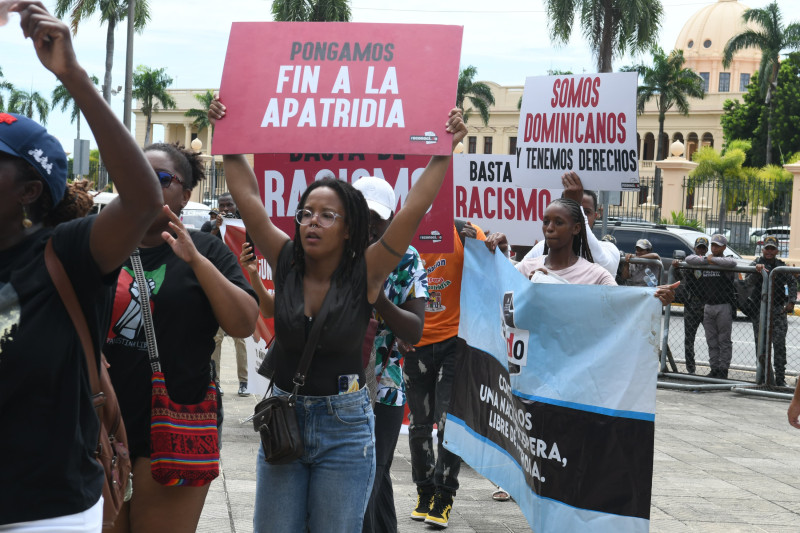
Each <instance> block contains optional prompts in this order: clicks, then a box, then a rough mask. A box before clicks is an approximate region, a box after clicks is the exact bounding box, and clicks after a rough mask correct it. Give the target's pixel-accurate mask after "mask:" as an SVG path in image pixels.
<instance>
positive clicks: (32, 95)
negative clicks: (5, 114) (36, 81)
mask: <svg viewBox="0 0 800 533" xmlns="http://www.w3.org/2000/svg"><path fill="white" fill-rule="evenodd" d="M8 110H9V111H11V112H12V113H19V114H20V115H25V116H26V117H28V118H33V114H34V112H35V113H36V114H37V115H39V122H40V123H41V124H42V125H43V126H44V125H47V113H48V111H49V110H50V105H49V104H48V103H47V100H46V99H45V98H44V96H42V95H41V94H39V93H38V92H37V91H34V90H33V89H31V90H30V92H28V91H21V90H19V89H14V90H13V91H12V92H11V97H10V98H9V99H8Z"/></svg>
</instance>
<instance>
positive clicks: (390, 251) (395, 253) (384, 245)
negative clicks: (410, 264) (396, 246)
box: [378, 237, 403, 259]
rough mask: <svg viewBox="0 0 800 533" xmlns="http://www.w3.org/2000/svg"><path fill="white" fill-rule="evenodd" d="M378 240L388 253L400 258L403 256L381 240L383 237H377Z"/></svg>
mask: <svg viewBox="0 0 800 533" xmlns="http://www.w3.org/2000/svg"><path fill="white" fill-rule="evenodd" d="M378 242H379V243H381V244H382V245H383V247H384V248H386V251H388V252H389V253H390V254H392V255H394V256H396V257H399V258H400V259H402V258H403V254H400V253H397V252H396V251H395V250H393V249H392V248H391V247H390V246H389V245H388V244H386V241H384V240H383V237H381V238H380V239H378Z"/></svg>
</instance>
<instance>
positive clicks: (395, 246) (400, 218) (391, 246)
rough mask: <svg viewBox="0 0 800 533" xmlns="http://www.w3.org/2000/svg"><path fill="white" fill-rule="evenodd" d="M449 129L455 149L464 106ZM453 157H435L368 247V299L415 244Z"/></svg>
mask: <svg viewBox="0 0 800 533" xmlns="http://www.w3.org/2000/svg"><path fill="white" fill-rule="evenodd" d="M447 132H448V133H452V134H453V149H455V147H456V145H457V144H458V143H459V142H461V140H462V139H463V138H464V136H465V135H466V133H467V127H466V126H465V125H464V120H463V119H462V117H461V110H460V109H451V110H450V114H449V116H448V118H447ZM450 159H452V156H449V155H448V156H434V157H432V158H431V160H430V163H428V166H427V167H426V168H425V170H424V171H423V172H422V175H421V176H420V177H419V179H418V180H417V182H416V183H415V184H414V186H413V187H411V190H410V191H409V192H408V197H406V201H405V203H404V204H403V208H402V209H400V210H399V211H398V212H397V214H395V216H394V220H392V223H391V224H390V225H389V227H388V228H387V229H386V232H385V233H384V234H383V237H381V238H380V239H379V240H378V242H376V243H375V244H373V245H371V246H370V247H369V248H368V249H367V252H366V260H367V299H368V300H369V301H370V302H375V300H376V299H377V297H378V292H379V291H381V290H382V288H383V281H384V280H385V279H386V276H387V275H388V274H389V272H391V271H392V269H393V268H394V267H395V266H396V265H397V261H398V260H399V259H400V258H401V257H402V256H403V252H404V251H405V250H406V248H408V245H409V244H411V239H413V238H414V234H415V233H416V232H417V228H418V227H419V223H420V221H422V217H423V216H425V213H426V212H427V211H428V208H430V206H431V204H432V203H433V200H434V199H435V198H436V195H437V194H438V193H439V188H440V187H441V186H442V181H444V177H445V174H446V173H447V167H449V166H450ZM248 229H249V228H248ZM251 235H252V231H251Z"/></svg>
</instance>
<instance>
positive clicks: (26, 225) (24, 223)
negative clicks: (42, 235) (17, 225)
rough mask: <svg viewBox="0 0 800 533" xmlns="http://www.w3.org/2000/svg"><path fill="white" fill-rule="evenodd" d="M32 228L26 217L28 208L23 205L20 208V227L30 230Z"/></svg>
mask: <svg viewBox="0 0 800 533" xmlns="http://www.w3.org/2000/svg"><path fill="white" fill-rule="evenodd" d="M31 226H33V220H31V219H30V218H29V217H28V208H27V207H25V206H24V205H23V206H22V227H23V228H25V229H28V228H30V227H31Z"/></svg>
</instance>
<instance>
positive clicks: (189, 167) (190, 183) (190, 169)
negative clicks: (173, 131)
mask: <svg viewBox="0 0 800 533" xmlns="http://www.w3.org/2000/svg"><path fill="white" fill-rule="evenodd" d="M144 151H145V152H153V151H156V152H163V153H165V154H167V156H168V157H169V158H170V159H171V160H172V163H173V164H174V165H175V166H176V167H177V169H178V170H179V171H180V173H181V174H182V175H183V179H184V180H186V183H185V184H184V185H183V188H184V189H187V190H190V191H191V190H192V189H194V188H195V187H197V184H198V183H200V180H204V179H205V178H206V172H205V170H204V169H203V161H202V160H201V159H200V152H195V151H194V150H188V149H187V148H186V147H185V146H183V145H182V144H181V143H179V142H177V141H176V142H174V143H155V144H151V145H150V146H148V147H147V148H145V149H144Z"/></svg>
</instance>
